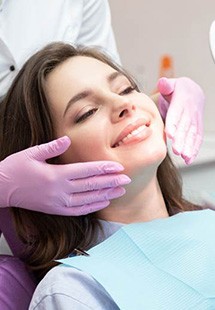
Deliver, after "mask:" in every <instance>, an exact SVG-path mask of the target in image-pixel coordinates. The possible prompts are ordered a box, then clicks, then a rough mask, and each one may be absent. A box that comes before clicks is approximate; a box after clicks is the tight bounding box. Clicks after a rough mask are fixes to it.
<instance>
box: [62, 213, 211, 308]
mask: <svg viewBox="0 0 215 310" xmlns="http://www.w3.org/2000/svg"><path fill="white" fill-rule="evenodd" d="M88 254H89V256H76V257H69V258H66V259H62V260H59V261H60V262H61V263H63V264H64V265H67V266H70V267H73V268H77V269H79V270H82V271H84V272H86V273H88V274H90V275H91V276H92V277H93V278H94V279H96V280H97V281H98V282H99V283H100V284H101V285H102V286H103V287H104V288H105V289H106V291H107V292H108V293H109V294H110V295H111V297H112V298H113V300H114V301H115V303H116V304H117V305H118V307H119V308H120V309H122V310H141V309H144V310H145V309H146V310H176V309H177V310H188V309H192V310H209V309H210V310H212V309H213V310H214V309H215V212H214V211H212V210H202V211H190V212H184V213H180V214H177V215H175V216H172V217H170V218H166V219H158V220H153V221H151V222H146V223H135V224H129V225H125V226H123V227H122V228H120V229H119V230H118V231H117V232H116V233H115V234H114V235H112V236H111V237H109V238H108V239H106V240H105V241H104V242H102V243H100V244H98V245H97V246H95V247H93V248H92V249H90V250H89V251H88Z"/></svg>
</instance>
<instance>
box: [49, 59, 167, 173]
mask: <svg viewBox="0 0 215 310" xmlns="http://www.w3.org/2000/svg"><path fill="white" fill-rule="evenodd" d="M46 91H47V98H48V102H49V104H50V106H51V109H52V113H53V118H54V124H55V128H56V132H57V136H58V137H60V136H63V135H67V136H69V137H70V139H71V146H70V148H69V149H68V150H67V151H66V152H65V153H64V154H63V155H62V156H61V162H63V163H74V162H86V161H97V160H112V161H117V162H120V163H121V164H122V165H123V166H124V167H125V173H127V174H130V175H132V174H133V173H135V171H136V172H138V173H139V172H140V169H142V168H144V167H147V166H150V165H154V164H156V166H157V165H159V164H160V162H161V161H162V160H163V159H164V157H165V156H166V143H165V138H164V133H163V122H162V119H161V117H160V114H159V112H158V109H157V107H156V106H155V104H154V102H153V101H152V100H151V99H150V98H149V97H148V96H146V95H145V94H143V93H139V92H137V91H136V90H134V89H133V88H132V85H131V83H130V82H129V80H128V79H127V78H126V77H125V76H124V75H122V74H121V73H119V72H118V71H116V70H115V69H113V68H112V67H110V66H108V65H107V64H105V63H103V62H101V61H99V60H97V59H94V58H91V57H85V56H76V57H73V58H70V59H68V60H67V61H65V62H64V63H62V64H61V65H59V66H58V67H57V68H55V69H54V70H53V71H52V72H51V73H50V74H49V75H48V77H47V80H46Z"/></svg>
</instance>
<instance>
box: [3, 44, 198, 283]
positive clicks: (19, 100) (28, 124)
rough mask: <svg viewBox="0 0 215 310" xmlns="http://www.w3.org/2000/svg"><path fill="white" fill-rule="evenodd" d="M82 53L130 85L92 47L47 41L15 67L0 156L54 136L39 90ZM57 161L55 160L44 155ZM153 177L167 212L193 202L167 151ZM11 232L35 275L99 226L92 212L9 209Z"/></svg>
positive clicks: (84, 243)
mask: <svg viewBox="0 0 215 310" xmlns="http://www.w3.org/2000/svg"><path fill="white" fill-rule="evenodd" d="M75 56H87V57H92V58H95V59H98V60H100V61H102V62H103V63H106V64H108V65H109V66H111V67H112V68H114V69H115V70H117V71H119V72H121V73H123V74H124V75H125V76H126V77H127V78H128V79H129V80H130V82H131V84H132V86H134V87H136V89H137V90H138V87H137V85H136V83H135V81H134V80H133V78H132V77H131V76H130V75H129V74H128V73H127V72H126V71H125V70H123V69H122V68H121V67H119V66H118V65H117V64H115V63H114V62H113V61H112V60H111V59H110V58H109V57H107V56H106V55H104V54H103V53H101V52H100V51H98V50H95V49H90V48H84V47H73V46H71V45H69V44H64V43H58V42H56V43H52V44H49V45H47V46H46V47H45V48H43V49H42V50H40V51H39V52H37V53H36V54H35V55H33V56H32V57H31V58H30V59H29V60H28V61H27V62H26V63H25V65H24V66H23V68H22V69H21V70H20V72H19V73H18V75H17V76H16V78H15V80H14V82H13V83H12V86H11V87H10V89H9V91H8V93H7V95H6V97H5V99H4V100H3V103H2V104H1V107H0V109H1V113H0V118H1V119H0V145H1V151H0V160H3V159H4V158H6V157H7V156H9V155H10V154H13V153H15V152H18V151H20V150H23V149H26V148H28V147H30V146H34V145H37V144H41V143H46V142H49V141H51V140H53V139H55V138H56V134H55V128H54V126H53V121H52V117H51V112H50V109H49V105H48V101H47V98H46V94H45V81H46V78H47V76H48V74H49V73H50V72H51V71H52V70H53V69H54V68H56V67H57V66H58V65H60V64H61V63H63V62H64V61H65V60H67V59H68V58H70V57H75ZM49 162H50V163H52V164H57V161H56V159H52V160H49ZM157 176H158V181H159V184H160V187H161V190H162V193H163V196H164V199H165V203H166V206H167V210H168V212H169V214H170V215H173V214H176V213H177V212H181V211H186V210H193V209H197V208H198V207H197V206H195V205H193V204H191V203H189V202H187V201H185V200H184V199H183V197H182V186H181V182H180V179H179V176H178V174H177V170H176V169H175V167H174V165H173V164H172V162H171V160H170V158H169V156H167V157H166V159H165V160H164V161H163V162H162V163H161V165H160V166H159V168H158V172H157ZM11 210H12V213H13V217H14V220H15V224H16V229H17V232H18V234H19V236H20V238H21V240H22V241H23V242H24V243H25V244H26V251H25V261H26V263H27V265H28V266H29V267H30V268H31V269H32V270H33V271H35V272H36V274H37V276H38V278H41V277H42V276H43V275H44V274H45V273H46V272H47V271H48V270H49V269H50V268H52V267H53V266H55V265H56V263H55V262H54V260H55V259H59V258H63V257H65V256H67V255H68V254H69V253H71V252H72V251H73V250H74V249H75V248H77V247H79V248H82V249H83V250H86V249H88V248H89V247H90V245H91V244H92V242H93V241H94V238H96V230H97V227H98V225H99V223H98V221H97V219H96V218H95V216H94V214H90V215H84V216H78V217H73V216H70V217H66V216H57V215H48V214H43V213H40V212H35V211H29V210H25V209H21V208H11Z"/></svg>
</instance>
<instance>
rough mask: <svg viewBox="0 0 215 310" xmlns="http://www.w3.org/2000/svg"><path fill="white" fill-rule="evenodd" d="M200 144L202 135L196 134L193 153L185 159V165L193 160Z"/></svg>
mask: <svg viewBox="0 0 215 310" xmlns="http://www.w3.org/2000/svg"><path fill="white" fill-rule="evenodd" d="M201 144H202V136H201V135H199V134H197V135H196V142H195V146H194V150H193V154H192V156H191V157H190V158H186V159H185V162H186V164H187V165H190V164H191V163H192V162H193V161H194V160H195V158H196V156H197V155H198V153H199V149H200V146H201Z"/></svg>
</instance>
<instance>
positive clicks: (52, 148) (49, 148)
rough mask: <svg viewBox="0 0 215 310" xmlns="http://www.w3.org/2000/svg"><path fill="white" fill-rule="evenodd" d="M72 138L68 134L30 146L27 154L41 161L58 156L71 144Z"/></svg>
mask: <svg viewBox="0 0 215 310" xmlns="http://www.w3.org/2000/svg"><path fill="white" fill-rule="evenodd" d="M70 143H71V141H70V139H69V137H67V136H64V137H61V138H59V139H56V140H53V141H51V142H48V143H44V144H40V145H36V146H33V147H31V148H29V149H28V150H27V151H26V152H27V155H28V156H30V157H31V158H33V159H36V160H39V161H45V160H46V159H49V158H52V157H56V156H59V155H61V154H62V153H64V152H65V151H66V150H67V149H68V147H69V146H70Z"/></svg>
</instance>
